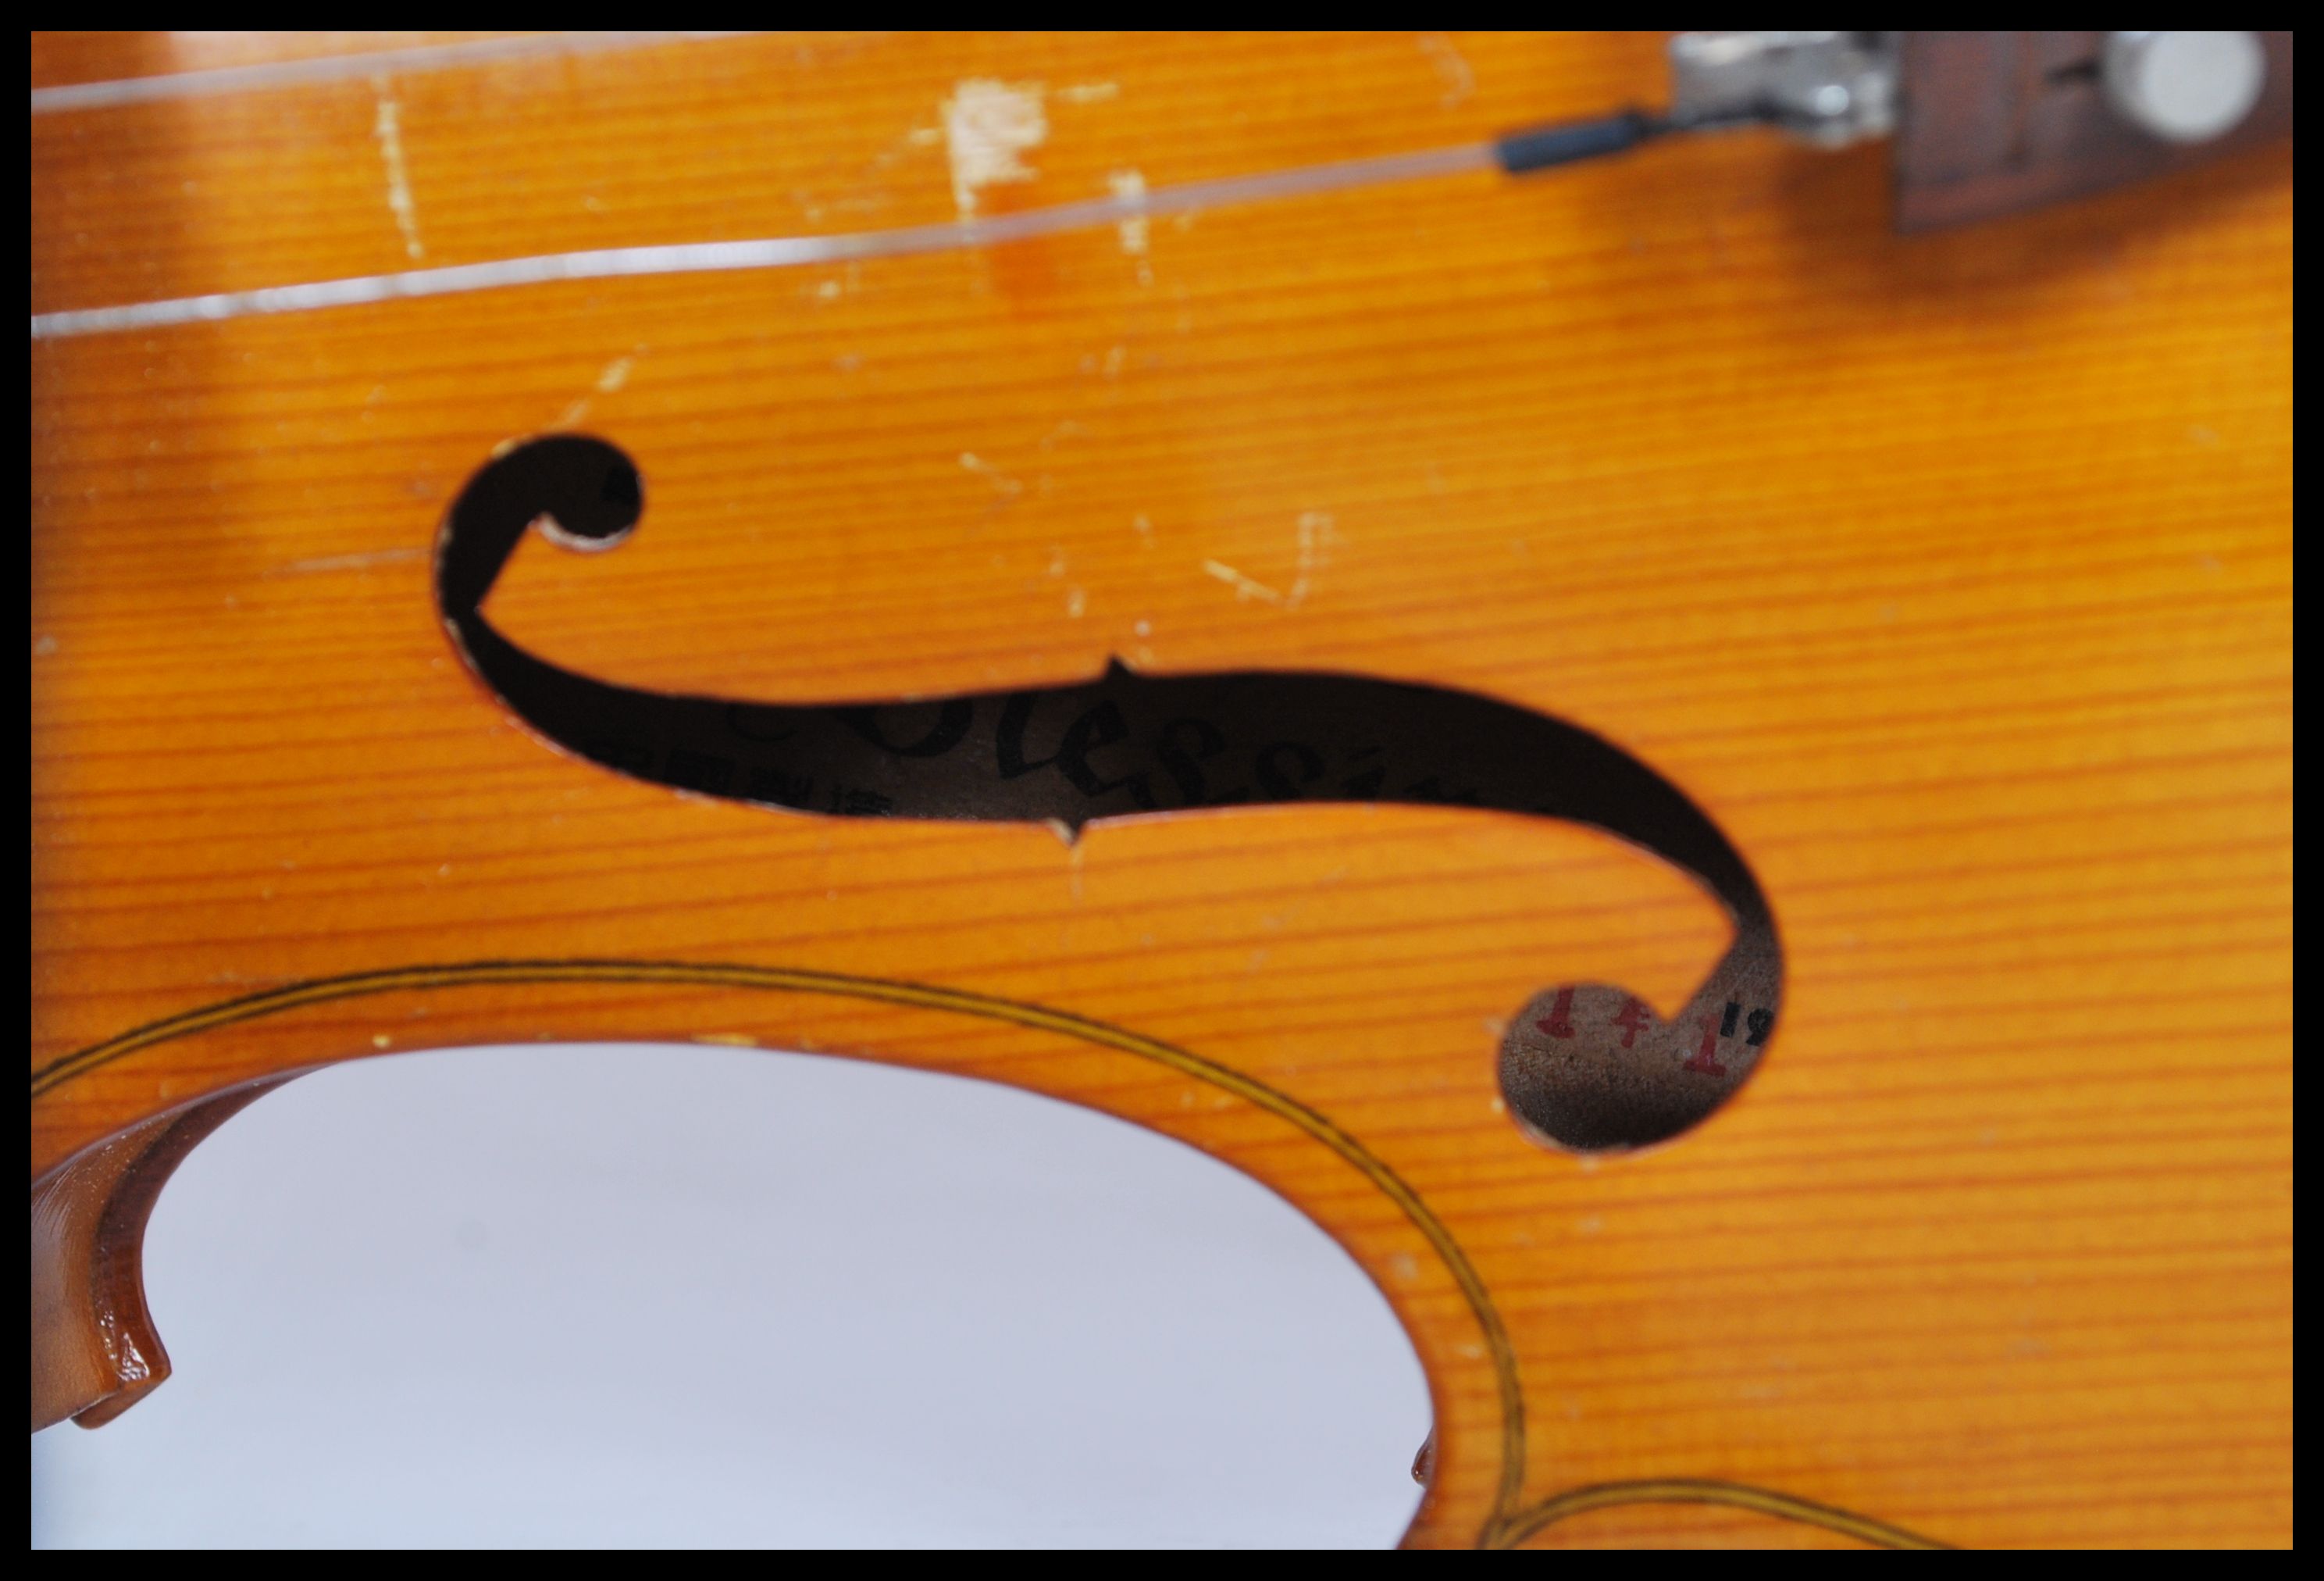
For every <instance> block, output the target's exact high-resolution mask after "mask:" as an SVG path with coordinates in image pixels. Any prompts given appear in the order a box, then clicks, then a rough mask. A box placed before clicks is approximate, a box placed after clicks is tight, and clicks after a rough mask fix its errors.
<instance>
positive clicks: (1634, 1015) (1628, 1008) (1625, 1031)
mask: <svg viewBox="0 0 2324 1581" xmlns="http://www.w3.org/2000/svg"><path fill="white" fill-rule="evenodd" d="M1614 1024H1615V1025H1616V1026H1618V1027H1619V1028H1621V1029H1622V1047H1623V1048H1625V1049H1627V1048H1628V1047H1629V1046H1630V1045H1631V1044H1633V1043H1635V1042H1637V1040H1638V1034H1639V1033H1640V1032H1643V1031H1646V1006H1645V1005H1643V1004H1640V1003H1638V1002H1637V1000H1635V999H1625V1000H1624V1001H1622V1013H1621V1014H1619V1015H1618V1016H1616V1017H1615V1018H1614Z"/></svg>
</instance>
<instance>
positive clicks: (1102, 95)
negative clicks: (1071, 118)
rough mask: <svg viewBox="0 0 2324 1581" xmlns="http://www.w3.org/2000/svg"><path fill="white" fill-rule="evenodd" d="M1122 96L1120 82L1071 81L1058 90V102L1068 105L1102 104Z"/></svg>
mask: <svg viewBox="0 0 2324 1581" xmlns="http://www.w3.org/2000/svg"><path fill="white" fill-rule="evenodd" d="M1120 97H1121V84H1120V83H1118V82H1070V83H1067V84H1066V85H1065V87H1063V88H1059V89H1057V92H1056V98H1057V102H1058V103H1060V104H1067V105H1102V104H1104V103H1105V102H1106V101H1107V100H1109V99H1118V98H1120Z"/></svg>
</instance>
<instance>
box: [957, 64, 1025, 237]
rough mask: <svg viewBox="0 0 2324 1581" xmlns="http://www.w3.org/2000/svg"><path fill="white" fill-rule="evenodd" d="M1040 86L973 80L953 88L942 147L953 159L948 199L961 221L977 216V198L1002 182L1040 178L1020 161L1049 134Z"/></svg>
mask: <svg viewBox="0 0 2324 1581" xmlns="http://www.w3.org/2000/svg"><path fill="white" fill-rule="evenodd" d="M1043 93H1044V90H1043V88H1042V86H1041V85H1040V84H1039V83H1037V82H1019V83H1009V82H1001V81H996V80H995V79H991V78H989V77H972V78H969V79H965V80H964V81H962V82H959V83H956V84H954V88H953V91H952V97H950V98H948V99H946V100H945V102H944V129H945V150H946V152H947V153H949V155H950V156H951V160H952V196H953V201H954V204H956V205H957V206H958V207H959V209H960V213H961V217H963V218H964V219H965V218H968V217H972V216H973V215H974V214H975V213H976V205H977V195H978V194H979V193H981V192H982V190H984V189H985V188H987V187H992V186H998V185H1000V184H1001V183H1002V182H1004V181H1029V180H1033V179H1034V177H1035V176H1036V175H1037V173H1038V172H1037V171H1034V170H1033V169H1032V167H1031V166H1029V165H1028V164H1027V163H1026V162H1025V161H1024V158H1023V156H1024V155H1025V154H1026V153H1029V152H1031V151H1032V150H1034V149H1036V148H1038V147H1040V146H1041V144H1042V143H1043V142H1044V141H1046V140H1047V137H1048V135H1049V117H1048V114H1047V110H1046V108H1045V107H1044V106H1043V104H1042V97H1043Z"/></svg>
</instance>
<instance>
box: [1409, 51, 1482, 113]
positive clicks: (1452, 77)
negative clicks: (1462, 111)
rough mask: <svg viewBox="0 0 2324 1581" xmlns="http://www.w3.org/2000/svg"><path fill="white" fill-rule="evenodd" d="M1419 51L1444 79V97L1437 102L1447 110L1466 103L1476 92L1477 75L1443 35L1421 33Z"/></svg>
mask: <svg viewBox="0 0 2324 1581" xmlns="http://www.w3.org/2000/svg"><path fill="white" fill-rule="evenodd" d="M1420 51H1421V53H1422V54H1424V55H1426V56H1427V57H1428V60H1429V63H1430V64H1431V65H1433V66H1434V67H1435V68H1436V75H1437V76H1439V77H1441V78H1443V79H1444V97H1443V98H1442V99H1441V100H1440V101H1439V102H1440V103H1441V104H1443V106H1444V107H1445V108H1446V109H1448V110H1449V109H1451V108H1452V107H1453V106H1455V105H1462V104H1466V103H1468V102H1469V97H1470V96H1471V94H1473V93H1475V92H1476V91H1477V74H1476V73H1475V72H1474V71H1472V70H1471V69H1469V62H1468V61H1467V60H1465V59H1463V58H1462V54H1461V51H1459V50H1456V49H1454V48H1453V47H1452V40H1450V39H1448V38H1446V37H1445V36H1444V35H1443V33H1422V34H1421V35H1420Z"/></svg>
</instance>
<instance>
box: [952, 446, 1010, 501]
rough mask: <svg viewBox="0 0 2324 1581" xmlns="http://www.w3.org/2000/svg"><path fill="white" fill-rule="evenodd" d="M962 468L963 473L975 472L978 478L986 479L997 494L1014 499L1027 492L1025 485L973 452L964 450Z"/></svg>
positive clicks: (961, 458) (961, 456) (961, 460)
mask: <svg viewBox="0 0 2324 1581" xmlns="http://www.w3.org/2000/svg"><path fill="white" fill-rule="evenodd" d="M960 467H961V470H962V471H964V472H973V473H974V474H975V475H976V476H979V477H981V478H982V479H984V481H985V482H987V483H989V484H991V485H992V486H993V489H994V491H995V492H997V493H999V494H1001V495H1006V496H1009V497H1010V498H1014V497H1015V496H1017V495H1020V494H1023V493H1024V492H1025V485H1023V484H1021V483H1019V482H1018V481H1017V480H1016V479H1015V478H1013V477H1011V476H1009V475H1008V474H1007V473H1005V472H1002V471H1001V470H1000V469H999V468H998V467H994V466H993V465H992V463H991V462H990V461H987V460H985V459H984V458H982V456H979V455H977V454H976V453H975V452H974V451H973V450H963V451H962V452H961V453H960Z"/></svg>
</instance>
